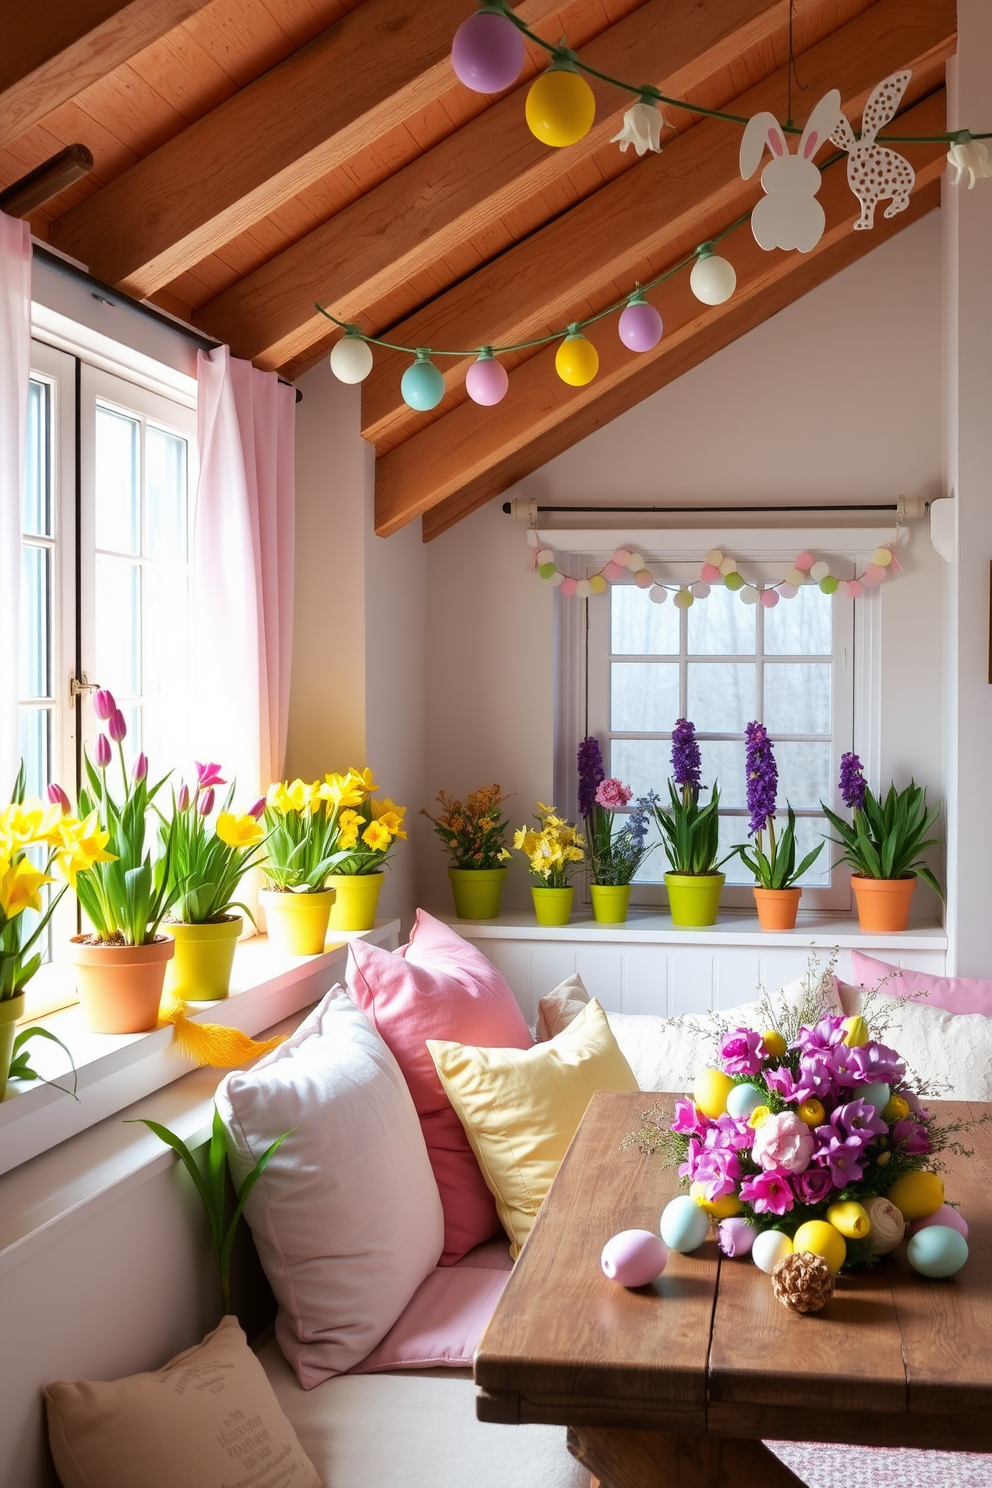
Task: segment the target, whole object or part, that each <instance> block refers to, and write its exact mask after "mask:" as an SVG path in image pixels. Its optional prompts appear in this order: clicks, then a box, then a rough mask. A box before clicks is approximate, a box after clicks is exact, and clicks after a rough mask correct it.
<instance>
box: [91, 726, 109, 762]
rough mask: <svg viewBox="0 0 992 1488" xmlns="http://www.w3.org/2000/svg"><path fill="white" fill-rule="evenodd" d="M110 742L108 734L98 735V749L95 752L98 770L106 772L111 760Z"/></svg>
mask: <svg viewBox="0 0 992 1488" xmlns="http://www.w3.org/2000/svg"><path fill="white" fill-rule="evenodd" d="M111 757H112V756H111V749H110V740H109V739H108V738H107V736H106V734H97V736H96V747H95V748H94V750H93V758H94V759H95V760H96V764H97V769H98V770H105V769H106V768H107V766H108V765H109V764H110V760H111Z"/></svg>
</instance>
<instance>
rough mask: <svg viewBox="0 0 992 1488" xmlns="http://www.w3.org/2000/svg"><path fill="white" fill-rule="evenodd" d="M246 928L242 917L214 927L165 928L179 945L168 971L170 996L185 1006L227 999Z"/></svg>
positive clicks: (184, 925)
mask: <svg viewBox="0 0 992 1488" xmlns="http://www.w3.org/2000/svg"><path fill="white" fill-rule="evenodd" d="M243 924H244V921H243V920H242V918H241V916H240V915H228V917H227V919H224V920H218V921H217V922H216V924H213V925H186V924H175V925H165V924H163V926H162V929H163V930H164V931H165V933H166V935H171V936H172V939H173V940H174V941H175V943H176V954H175V955H174V956H173V958H172V960H171V961H170V962H169V964H168V966H167V967H166V971H165V990H166V993H167V994H169V993H171V995H172V996H173V997H181V998H182V999H183V1001H184V1002H207V1001H210V1000H212V999H214V998H220V997H226V996H227V994H228V992H229V991H230V990H231V971H232V969H233V967H234V948H235V946H236V945H237V943H238V936H239V935H240V934H241V927H242V925H243Z"/></svg>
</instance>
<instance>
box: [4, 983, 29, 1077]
mask: <svg viewBox="0 0 992 1488" xmlns="http://www.w3.org/2000/svg"><path fill="white" fill-rule="evenodd" d="M23 1016H24V993H23V992H22V993H21V995H20V997H8V998H7V999H6V1001H4V1002H0V1100H3V1098H4V1096H5V1094H6V1093H7V1076H8V1075H9V1074H10V1060H11V1056H12V1054H13V1052H14V1025H15V1023H17V1021H18V1019H20V1018H23Z"/></svg>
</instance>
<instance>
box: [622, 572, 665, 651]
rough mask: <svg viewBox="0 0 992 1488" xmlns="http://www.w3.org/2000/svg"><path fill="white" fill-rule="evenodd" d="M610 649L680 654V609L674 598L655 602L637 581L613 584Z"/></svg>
mask: <svg viewBox="0 0 992 1488" xmlns="http://www.w3.org/2000/svg"><path fill="white" fill-rule="evenodd" d="M610 649H611V651H612V653H613V655H614V656H677V655H678V654H679V612H678V610H677V609H676V608H675V606H674V605H673V604H672V602H671V600H670V599H669V600H668V602H667V603H665V604H660V605H658V604H655V603H654V601H653V600H652V599H650V597H649V595H648V591H647V590H646V589H638V588H636V586H635V585H633V584H613V585H611V587H610Z"/></svg>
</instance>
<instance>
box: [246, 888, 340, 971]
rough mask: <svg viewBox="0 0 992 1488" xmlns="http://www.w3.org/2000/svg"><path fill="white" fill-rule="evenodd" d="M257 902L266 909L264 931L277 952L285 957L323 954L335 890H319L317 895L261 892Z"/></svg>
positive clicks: (283, 891) (278, 890)
mask: <svg viewBox="0 0 992 1488" xmlns="http://www.w3.org/2000/svg"><path fill="white" fill-rule="evenodd" d="M258 902H259V904H260V905H261V906H262V908H263V909H264V910H265V928H266V930H267V931H268V936H269V945H270V946H271V947H272V949H273V950H274V951H281V952H282V954H283V955H284V956H319V955H320V953H321V951H322V950H323V949H324V941H325V940H326V939H327V921H328V919H329V918H330V913H331V905H332V904H333V903H334V890H333V889H319V890H318V891H317V893H315V894H291V893H287V892H286V891H285V890H284V889H261V890H260V891H259V895H258Z"/></svg>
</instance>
